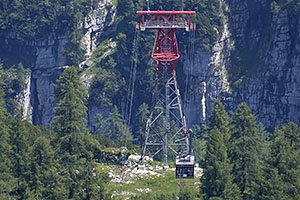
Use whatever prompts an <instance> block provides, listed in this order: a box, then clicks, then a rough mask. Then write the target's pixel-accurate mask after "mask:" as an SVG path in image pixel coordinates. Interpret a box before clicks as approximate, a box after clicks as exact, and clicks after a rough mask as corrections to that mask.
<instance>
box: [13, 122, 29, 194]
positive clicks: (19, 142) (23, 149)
mask: <svg viewBox="0 0 300 200" xmlns="http://www.w3.org/2000/svg"><path fill="white" fill-rule="evenodd" d="M25 123H27V122H26V121H21V120H19V119H15V121H13V123H12V128H11V132H10V137H11V139H10V141H11V145H12V150H13V154H12V164H13V167H12V172H13V176H14V177H15V178H16V179H17V180H16V181H17V183H16V187H15V190H14V191H13V193H12V194H13V195H14V196H15V197H16V198H17V199H26V196H25V194H26V191H29V190H30V188H29V178H30V151H31V149H30V144H29V142H28V141H29V135H30V134H29V132H28V130H27V129H26V126H25Z"/></svg>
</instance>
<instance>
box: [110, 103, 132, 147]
mask: <svg viewBox="0 0 300 200" xmlns="http://www.w3.org/2000/svg"><path fill="white" fill-rule="evenodd" d="M105 136H107V137H108V138H110V139H111V140H113V141H116V142H122V143H124V142H125V143H126V144H127V143H129V142H131V141H132V140H133V138H132V133H131V131H130V129H129V127H128V126H127V124H126V122H125V120H124V119H122V116H121V115H120V113H119V110H118V108H117V106H114V108H113V111H112V112H111V113H110V115H109V117H108V119H107V120H106V127H105Z"/></svg>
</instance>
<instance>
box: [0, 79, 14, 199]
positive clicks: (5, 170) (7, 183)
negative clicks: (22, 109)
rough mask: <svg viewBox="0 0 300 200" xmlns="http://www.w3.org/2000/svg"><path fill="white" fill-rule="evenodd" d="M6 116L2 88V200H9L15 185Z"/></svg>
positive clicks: (0, 93)
mask: <svg viewBox="0 0 300 200" xmlns="http://www.w3.org/2000/svg"><path fill="white" fill-rule="evenodd" d="M0 84H1V83H0ZM0 86H1V85H0ZM6 115H7V112H6V109H5V102H4V99H3V91H2V90H1V88H0V127H1V128H0V199H9V194H10V192H12V190H13V189H14V185H15V179H14V177H13V176H12V174H11V168H12V163H11V159H10V155H12V149H11V145H10V140H9V131H10V130H9V126H7V122H8V119H7V116H6Z"/></svg>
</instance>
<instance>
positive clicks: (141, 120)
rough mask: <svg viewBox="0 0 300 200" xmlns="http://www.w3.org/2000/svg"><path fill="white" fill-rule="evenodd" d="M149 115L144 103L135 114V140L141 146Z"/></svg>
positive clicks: (147, 107)
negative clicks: (136, 139)
mask: <svg viewBox="0 0 300 200" xmlns="http://www.w3.org/2000/svg"><path fill="white" fill-rule="evenodd" d="M149 115H150V111H149V106H148V105H147V104H146V103H143V104H141V105H140V106H139V108H138V112H137V114H136V119H137V120H136V126H137V138H138V141H139V142H140V144H141V145H142V144H143V142H144V135H145V128H146V123H147V120H148V118H149Z"/></svg>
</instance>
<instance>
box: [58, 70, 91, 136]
mask: <svg viewBox="0 0 300 200" xmlns="http://www.w3.org/2000/svg"><path fill="white" fill-rule="evenodd" d="M55 99H56V101H57V102H58V105H57V107H56V108H55V116H54V119H53V122H52V126H53V128H54V131H55V132H57V133H58V134H59V136H61V137H63V136H67V135H70V134H81V133H87V132H88V130H87V128H86V125H85V122H86V119H85V116H86V114H87V113H86V112H87V108H86V106H85V103H86V91H85V89H84V86H83V85H82V83H81V81H80V77H79V75H78V74H77V70H76V69H75V68H74V67H69V68H67V69H66V70H65V72H64V74H63V75H62V76H61V77H60V78H59V80H58V81H57V84H56V85H55Z"/></svg>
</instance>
